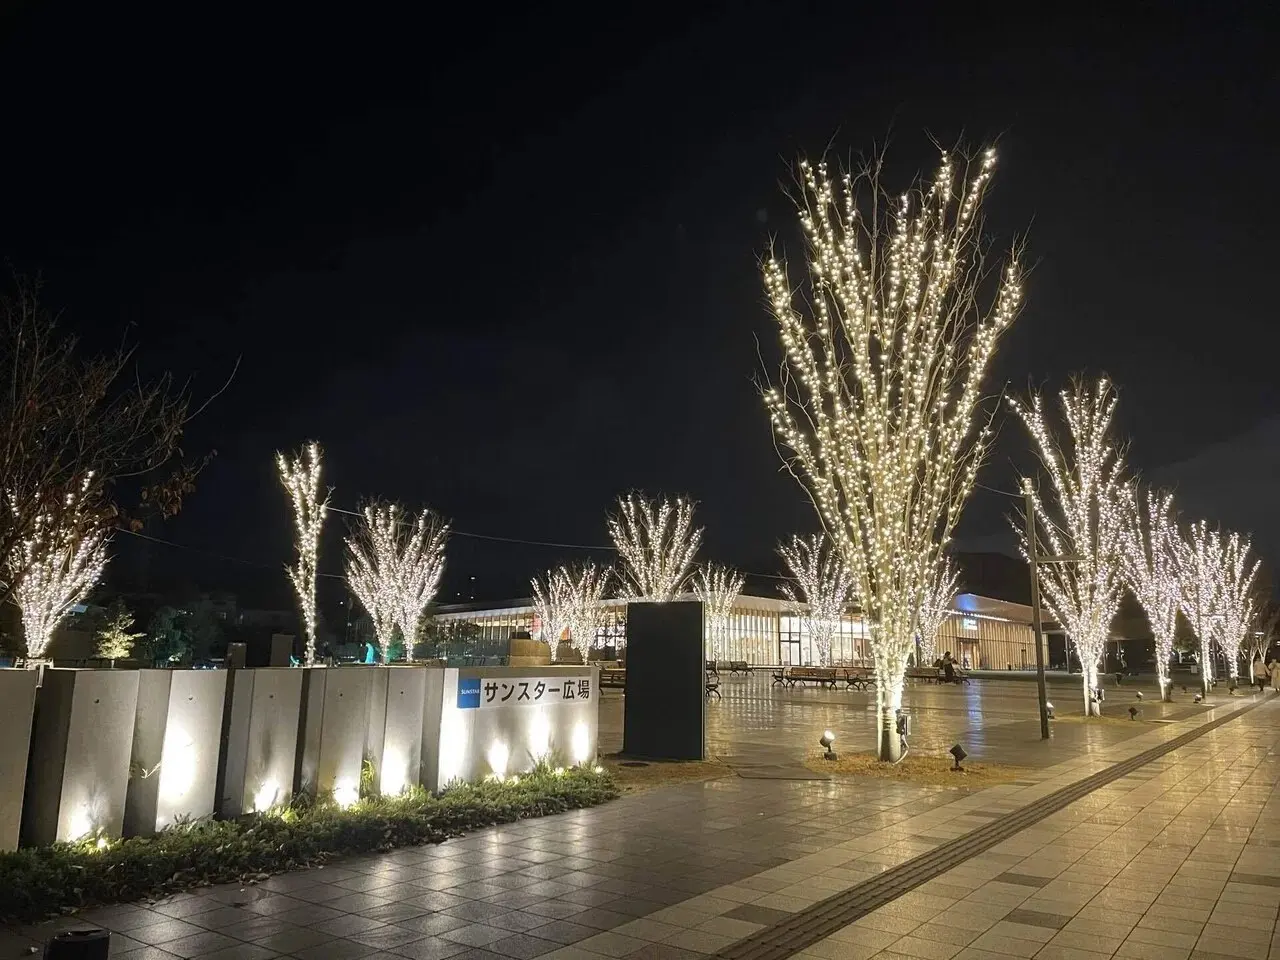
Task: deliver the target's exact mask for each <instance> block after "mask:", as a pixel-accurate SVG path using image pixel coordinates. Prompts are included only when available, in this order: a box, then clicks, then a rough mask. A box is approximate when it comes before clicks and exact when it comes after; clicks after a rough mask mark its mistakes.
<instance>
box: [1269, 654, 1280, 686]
mask: <svg viewBox="0 0 1280 960" xmlns="http://www.w3.org/2000/svg"><path fill="white" fill-rule="evenodd" d="M1267 669H1268V670H1269V671H1270V672H1271V689H1272V690H1280V659H1276V658H1275V657H1272V658H1271V662H1270V663H1268V664H1267Z"/></svg>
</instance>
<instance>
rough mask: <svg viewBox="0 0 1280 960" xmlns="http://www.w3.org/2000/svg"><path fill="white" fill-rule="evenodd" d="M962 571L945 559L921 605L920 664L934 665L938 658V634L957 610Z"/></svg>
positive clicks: (948, 559)
mask: <svg viewBox="0 0 1280 960" xmlns="http://www.w3.org/2000/svg"><path fill="white" fill-rule="evenodd" d="M959 580H960V571H959V570H957V569H956V565H955V564H954V563H953V562H952V560H951V558H950V557H945V558H943V560H942V563H941V565H940V566H939V567H938V570H937V572H936V573H935V574H934V576H933V580H932V581H930V583H929V586H928V588H927V589H926V590H925V593H924V600H923V602H922V603H921V604H920V652H919V661H918V662H919V663H921V664H929V663H933V661H934V660H936V659H937V658H938V632H939V631H940V630H941V629H942V625H943V624H944V623H946V622H947V617H949V616H950V615H951V612H952V610H953V609H954V608H955V600H956V584H957V583H958V582H959Z"/></svg>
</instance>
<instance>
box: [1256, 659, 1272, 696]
mask: <svg viewBox="0 0 1280 960" xmlns="http://www.w3.org/2000/svg"><path fill="white" fill-rule="evenodd" d="M1270 675H1271V671H1270V670H1268V669H1267V665H1266V664H1265V663H1263V662H1262V654H1260V653H1255V654H1254V655H1253V682H1254V683H1256V684H1257V685H1258V692H1259V693H1263V692H1264V691H1265V690H1266V689H1267V681H1268V680H1269V679H1270Z"/></svg>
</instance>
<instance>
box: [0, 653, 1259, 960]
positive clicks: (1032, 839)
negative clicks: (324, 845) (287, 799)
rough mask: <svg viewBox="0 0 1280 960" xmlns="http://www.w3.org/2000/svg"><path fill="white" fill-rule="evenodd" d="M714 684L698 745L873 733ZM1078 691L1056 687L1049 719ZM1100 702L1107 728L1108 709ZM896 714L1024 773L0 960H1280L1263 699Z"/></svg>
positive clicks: (344, 883) (108, 916)
mask: <svg viewBox="0 0 1280 960" xmlns="http://www.w3.org/2000/svg"><path fill="white" fill-rule="evenodd" d="M723 689H724V691H725V696H724V699H723V700H722V701H713V702H712V703H711V705H710V706H709V712H708V724H709V730H710V734H709V741H710V744H709V745H710V747H711V752H712V753H714V754H717V755H724V756H730V757H748V758H749V757H756V758H763V759H757V760H755V761H752V762H755V763H759V764H765V763H766V761H767V760H768V759H769V758H771V757H776V756H782V755H786V756H788V757H792V758H794V757H798V756H802V755H803V752H804V751H805V750H806V749H807V747H806V746H805V740H807V738H808V736H809V735H810V734H811V732H812V730H813V729H815V728H820V727H822V726H823V725H830V726H833V727H835V726H838V727H839V729H840V731H841V735H842V737H843V738H844V739H845V740H846V741H851V742H854V743H858V742H859V741H860V739H865V738H866V733H867V731H869V730H870V729H871V728H870V727H869V724H870V722H871V720H870V715H869V713H868V711H867V705H866V699H867V695H866V694H860V693H856V692H850V693H849V695H846V692H845V691H816V690H814V691H780V690H773V689H771V688H770V687H769V685H768V684H767V683H763V682H760V678H754V679H752V680H744V681H743V682H742V683H741V685H740V686H738V687H737V688H734V687H733V686H732V685H731V684H729V683H726V685H725V687H724V688H723ZM1073 694H1074V695H1078V694H1077V693H1076V688H1075V687H1074V686H1072V687H1071V688H1067V687H1065V686H1061V687H1058V688H1055V689H1054V690H1053V691H1052V693H1051V697H1052V698H1053V699H1054V701H1055V706H1058V705H1059V701H1062V705H1061V707H1060V709H1059V713H1061V714H1065V713H1066V710H1064V709H1062V708H1064V707H1066V702H1065V701H1066V699H1067V697H1068V696H1070V695H1073ZM1119 697H1120V695H1119V694H1115V693H1111V694H1109V700H1108V710H1109V712H1114V713H1116V714H1122V713H1123V710H1124V709H1127V706H1128V701H1127V700H1125V701H1120V699H1119ZM907 699H908V706H909V707H910V708H911V709H912V710H913V712H914V713H915V714H916V716H917V717H918V718H920V719H919V721H918V725H919V729H921V731H922V737H923V738H927V736H930V735H928V734H925V733H924V731H925V730H928V729H929V727H936V728H938V729H939V731H940V732H939V733H938V735H937V738H938V739H939V740H948V739H949V738H952V737H957V738H961V737H962V738H963V739H964V742H965V744H966V748H967V749H970V752H971V753H974V754H975V755H980V753H981V752H984V751H985V753H986V754H987V755H990V756H991V758H992V759H1002V760H1007V761H1009V762H1015V763H1020V764H1025V765H1026V766H1028V767H1033V768H1034V769H1033V770H1031V771H1030V772H1029V773H1028V774H1027V775H1026V776H1025V777H1024V778H1022V779H1019V780H1018V781H1016V782H1014V783H1009V784H1004V785H1002V786H997V787H991V788H988V789H985V790H967V789H964V788H963V787H961V788H949V787H941V786H925V785H918V784H911V783H899V782H891V781H884V780H877V779H867V778H863V779H847V780H811V779H785V778H783V776H781V775H780V776H775V777H762V778H761V777H751V776H729V777H725V778H722V779H718V780H713V781H709V782H704V783H686V784H682V785H678V786H671V787H665V788H661V789H658V790H654V791H651V792H647V793H642V794H633V795H629V796H625V797H623V798H622V799H620V800H617V801H615V802H613V803H609V804H606V805H604V806H602V807H598V808H594V809H590V810H581V811H575V812H572V813H568V814H563V815H559V816H555V817H548V818H544V819H539V820H531V821H526V822H522V823H519V824H514V825H510V826H503V827H495V828H491V829H487V830H483V831H479V832H477V833H475V834H472V835H470V836H468V837H465V838H461V839H458V840H453V841H449V842H448V843H444V844H441V845H438V846H430V847H421V848H411V849H403V850H398V851H394V852H391V853H388V854H384V855H379V856H368V857H361V858H348V859H345V860H342V861H340V862H336V863H334V864H332V865H330V866H328V867H325V868H323V869H315V870H307V871H299V872H296V873H292V874H287V875H282V876H278V877H274V878H272V879H270V880H267V881H264V882H263V883H260V884H257V885H254V886H248V887H241V886H239V885H234V884H232V885H224V886H220V887H213V888H209V889H206V890H202V891H199V892H198V893H194V894H185V895H181V896H176V897H173V898H170V899H167V900H165V901H163V902H160V903H157V904H145V905H143V904H140V905H133V906H116V907H105V908H99V909H96V910H93V911H89V912H87V913H86V914H84V915H83V916H82V917H80V918H76V919H64V920H59V921H55V922H53V923H50V924H44V925H40V926H39V927H34V928H24V929H21V930H13V931H9V932H7V933H0V951H2V956H3V957H4V958H8V957H17V956H21V955H23V954H24V952H25V951H26V949H27V948H28V947H29V946H30V945H34V944H36V943H38V942H40V941H42V940H43V939H45V938H47V937H48V936H49V935H51V933H53V932H54V931H56V930H58V929H63V928H68V927H75V926H81V927H83V926H84V925H85V924H86V923H93V924H98V925H101V926H104V927H106V928H108V929H110V930H112V931H113V932H114V935H113V938H112V954H113V957H115V958H119V960H173V958H182V960H192V958H197V957H199V958H201V960H271V958H274V957H277V956H289V957H296V958H298V960H446V958H457V960H501V958H509V960H529V958H533V957H546V958H547V960H601V958H624V957H625V958H636V960H697V958H699V957H701V956H705V955H711V954H716V955H720V956H721V957H723V958H726V960H785V958H788V957H792V956H795V957H801V958H804V960H815V958H816V960H868V958H872V957H876V958H886V960H888V958H900V957H912V958H925V960H928V958H934V960H951V958H959V960H977V958H996V960H999V958H1005V960H1007V958H1009V957H1035V958H1044V960H1099V958H1106V957H1113V956H1114V957H1134V958H1171V960H1179V958H1198V960H1214V958H1218V957H1232V958H1237V960H1267V958H1268V957H1277V958H1280V936H1278V935H1277V911H1278V909H1280V793H1278V792H1277V783H1278V782H1280V750H1278V749H1277V743H1276V741H1277V732H1278V731H1280V698H1277V697H1275V696H1274V695H1270V694H1269V695H1268V696H1267V697H1266V698H1263V697H1259V696H1245V697H1235V698H1230V699H1228V698H1227V697H1226V696H1222V697H1220V698H1215V701H1216V702H1215V704H1214V705H1212V706H1210V707H1195V708H1194V709H1192V705H1190V704H1189V703H1188V702H1187V701H1188V700H1189V695H1188V696H1187V697H1180V698H1179V702H1178V703H1175V704H1173V705H1171V706H1169V705H1165V706H1161V705H1155V706H1154V708H1153V706H1152V704H1151V703H1150V701H1146V705H1145V706H1144V710H1146V711H1150V713H1151V714H1157V716H1150V717H1149V720H1148V721H1147V722H1133V723H1128V722H1120V721H1118V720H1106V721H1103V722H1101V723H1088V724H1085V723H1081V722H1079V721H1074V722H1072V721H1063V722H1061V723H1060V724H1059V725H1058V726H1057V729H1056V730H1055V738H1054V740H1053V741H1051V742H1050V743H1049V744H1047V745H1045V744H1040V743H1039V741H1038V735H1037V732H1036V720H1035V713H1034V709H1035V699H1034V685H1033V684H1025V683H1023V684H1019V683H1016V682H1013V681H986V682H975V683H974V684H973V686H972V687H969V688H962V689H956V688H943V689H938V688H933V687H931V688H913V689H912V690H911V691H910V692H909V694H908V698H907ZM1028 705H1029V707H1030V714H1029V716H1028ZM610 711H615V712H616V713H617V718H616V719H615V720H612V721H611V720H609V716H610ZM602 719H603V720H604V722H605V728H606V736H616V735H617V733H618V729H619V724H620V705H619V704H618V703H616V702H613V700H612V699H611V700H610V701H608V702H606V703H605V705H604V717H603V718H602ZM1154 720H1167V721H1170V722H1151V721H1154ZM1024 728H1026V729H1024ZM943 730H945V732H946V733H945V736H943V735H942V733H941V731H943ZM1028 731H1029V732H1028ZM802 738H804V739H802ZM1170 743H1174V745H1175V746H1174V749H1172V750H1167V751H1166V750H1165V747H1164V746H1163V745H1167V744H1170ZM605 746H606V748H607V747H608V744H607V743H606V744H605ZM1006 751H1007V752H1009V753H1014V754H1016V755H1014V756H1007V757H1006V756H1003V755H1002V753H1003V752H1006ZM747 765H748V766H750V764H749V763H748V764H747ZM780 765H781V766H785V763H782V762H780ZM731 766H732V764H731ZM984 838H985V839H984ZM993 838H998V839H993ZM904 865H905V866H904ZM899 878H910V879H909V880H906V879H899ZM850 917H853V918H855V919H852V920H848V918H850ZM846 921H847V922H846Z"/></svg>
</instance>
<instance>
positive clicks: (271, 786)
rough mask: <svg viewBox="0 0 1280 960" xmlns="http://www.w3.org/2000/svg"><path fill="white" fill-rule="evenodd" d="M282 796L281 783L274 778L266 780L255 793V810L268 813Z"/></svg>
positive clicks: (255, 811)
mask: <svg viewBox="0 0 1280 960" xmlns="http://www.w3.org/2000/svg"><path fill="white" fill-rule="evenodd" d="M279 798H280V784H278V783H276V782H275V781H274V780H264V781H262V783H261V784H260V785H259V787H258V789H257V790H256V791H254V794H253V812H254V813H266V812H267V811H268V810H270V809H271V808H272V807H274V806H275V805H276V801H277V800H278V799H279Z"/></svg>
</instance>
